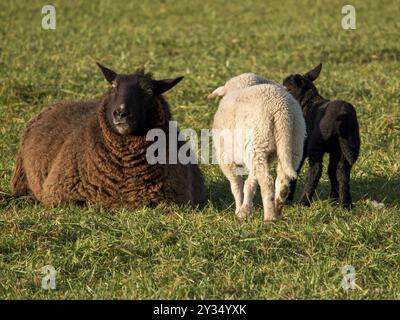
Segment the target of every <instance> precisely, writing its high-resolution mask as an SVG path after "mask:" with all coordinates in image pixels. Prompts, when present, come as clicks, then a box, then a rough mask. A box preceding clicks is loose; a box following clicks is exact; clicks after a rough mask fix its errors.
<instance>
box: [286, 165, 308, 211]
mask: <svg viewBox="0 0 400 320" xmlns="http://www.w3.org/2000/svg"><path fill="white" fill-rule="evenodd" d="M304 160H305V157H303V159H302V160H301V162H300V165H299V168H298V169H297V175H299V173H300V171H301V168H302V167H303V164H304ZM296 186H297V179H293V180H291V181H290V185H289V194H288V196H287V198H286V203H287V204H289V203H291V202H292V201H293V198H294V194H295V192H296Z"/></svg>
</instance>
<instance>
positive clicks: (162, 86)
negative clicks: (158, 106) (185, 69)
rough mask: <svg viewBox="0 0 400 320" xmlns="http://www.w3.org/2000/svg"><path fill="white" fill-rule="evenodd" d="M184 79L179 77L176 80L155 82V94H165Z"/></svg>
mask: <svg viewBox="0 0 400 320" xmlns="http://www.w3.org/2000/svg"><path fill="white" fill-rule="evenodd" d="M182 79H183V77H178V78H175V79H164V80H153V86H154V93H155V94H156V95H159V94H163V93H164V92H166V91H168V90H169V89H171V88H172V87H174V86H176V85H177V84H178V83H179V82H180V81H181V80H182Z"/></svg>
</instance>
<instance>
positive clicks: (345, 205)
mask: <svg viewBox="0 0 400 320" xmlns="http://www.w3.org/2000/svg"><path fill="white" fill-rule="evenodd" d="M342 207H343V209H346V210H351V209H353V207H354V206H353V204H352V203H342Z"/></svg>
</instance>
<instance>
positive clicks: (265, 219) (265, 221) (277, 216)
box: [263, 215, 282, 224]
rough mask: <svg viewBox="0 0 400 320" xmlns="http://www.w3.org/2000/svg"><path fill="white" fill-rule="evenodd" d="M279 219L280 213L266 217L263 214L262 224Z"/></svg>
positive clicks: (280, 217)
mask: <svg viewBox="0 0 400 320" xmlns="http://www.w3.org/2000/svg"><path fill="white" fill-rule="evenodd" d="M280 219H282V215H275V216H267V217H265V216H264V221H263V223H264V224H269V223H271V222H274V221H277V220H280Z"/></svg>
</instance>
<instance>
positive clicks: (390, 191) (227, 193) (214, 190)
mask: <svg viewBox="0 0 400 320" xmlns="http://www.w3.org/2000/svg"><path fill="white" fill-rule="evenodd" d="M303 186H304V184H303V181H299V183H298V186H297V189H296V194H295V203H296V201H297V200H298V199H299V197H300V193H301V192H302V190H303ZM329 191H330V184H329V182H326V181H320V183H319V185H318V188H317V193H316V196H315V198H319V199H322V200H327V199H329ZM208 194H209V200H210V202H211V203H212V205H213V207H215V208H216V209H218V210H227V209H229V208H230V207H231V208H232V209H233V210H234V199H233V195H232V192H231V189H230V185H229V182H228V180H226V179H224V180H218V181H212V182H211V183H210V184H209V188H208ZM351 194H352V197H353V202H357V201H359V200H367V199H369V200H375V201H378V202H382V203H384V204H386V205H389V206H399V205H400V176H395V177H392V178H391V179H387V178H386V177H380V176H375V177H369V178H358V179H353V180H351ZM254 205H256V206H262V201H261V196H260V190H259V188H258V189H257V192H256V195H255V198H254Z"/></svg>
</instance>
